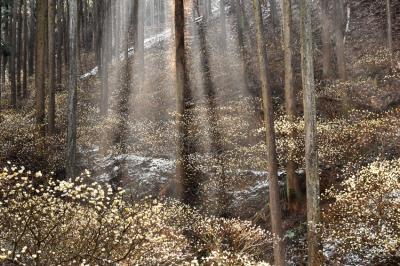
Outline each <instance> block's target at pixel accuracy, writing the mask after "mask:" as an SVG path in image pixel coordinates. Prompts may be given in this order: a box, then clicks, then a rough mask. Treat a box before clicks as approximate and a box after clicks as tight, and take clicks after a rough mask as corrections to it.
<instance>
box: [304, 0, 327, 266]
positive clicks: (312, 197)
mask: <svg viewBox="0 0 400 266" xmlns="http://www.w3.org/2000/svg"><path fill="white" fill-rule="evenodd" d="M311 6H312V1H311V0H300V9H301V11H300V18H301V69H302V80H303V105H304V124H305V146H306V147H305V149H306V152H305V161H306V178H307V181H306V183H307V221H308V223H307V227H308V235H307V242H308V265H311V266H319V265H323V263H322V261H321V259H322V257H321V253H320V251H321V241H320V237H319V233H318V232H317V226H318V225H319V224H320V221H321V220H320V206H319V197H320V192H319V176H318V153H317V118H316V104H315V85H314V63H313V44H312V27H311Z"/></svg>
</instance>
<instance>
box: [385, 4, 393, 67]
mask: <svg viewBox="0 0 400 266" xmlns="http://www.w3.org/2000/svg"><path fill="white" fill-rule="evenodd" d="M386 14H387V42H388V50H389V54H390V61H391V62H392V63H393V38H392V11H391V7H390V0H386Z"/></svg>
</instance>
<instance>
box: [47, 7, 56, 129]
mask: <svg viewBox="0 0 400 266" xmlns="http://www.w3.org/2000/svg"><path fill="white" fill-rule="evenodd" d="M47 1H48V17H47V29H48V30H47V33H48V34H47V40H48V58H49V68H48V70H49V71H48V72H49V73H48V77H49V83H48V85H49V86H48V105H47V112H48V116H47V117H48V128H47V129H48V132H49V134H50V135H53V134H54V130H55V119H56V118H55V116H56V98H55V85H56V68H55V63H56V60H55V42H54V39H55V38H54V37H55V10H56V0H47Z"/></svg>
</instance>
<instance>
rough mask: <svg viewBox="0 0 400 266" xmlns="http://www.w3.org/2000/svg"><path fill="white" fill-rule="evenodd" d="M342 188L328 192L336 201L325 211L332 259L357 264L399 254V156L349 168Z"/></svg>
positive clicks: (326, 229) (325, 232) (324, 234)
mask: <svg viewBox="0 0 400 266" xmlns="http://www.w3.org/2000/svg"><path fill="white" fill-rule="evenodd" d="M345 176H346V177H347V178H346V179H345V181H343V183H342V187H340V188H331V189H330V190H328V191H327V192H326V195H325V197H327V199H333V200H334V203H332V204H330V206H329V207H328V208H327V209H326V210H325V211H324V230H323V239H324V242H325V243H326V244H329V245H330V246H333V247H334V248H333V251H334V252H333V254H330V256H331V257H330V260H337V261H338V262H341V263H346V261H347V262H348V260H353V262H354V260H356V261H357V262H358V265H365V264H370V263H371V262H375V263H377V262H381V261H380V260H382V259H388V257H389V258H390V257H391V256H398V255H399V254H398V252H399V250H400V238H399V236H400V160H399V159H397V160H393V161H382V160H377V161H375V162H373V163H371V164H370V165H368V166H365V167H362V168H361V169H360V170H359V171H356V172H355V173H354V171H352V170H351V169H350V168H349V169H348V170H346V172H345Z"/></svg>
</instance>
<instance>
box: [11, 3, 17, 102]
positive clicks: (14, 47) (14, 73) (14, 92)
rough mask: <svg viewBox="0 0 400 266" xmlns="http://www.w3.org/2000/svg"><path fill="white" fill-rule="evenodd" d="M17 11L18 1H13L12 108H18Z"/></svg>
mask: <svg viewBox="0 0 400 266" xmlns="http://www.w3.org/2000/svg"><path fill="white" fill-rule="evenodd" d="M17 10H18V1H13V3H12V17H11V36H10V40H11V47H10V48H11V55H10V65H9V69H10V82H11V93H10V96H11V98H10V104H11V106H12V108H14V109H16V108H17V83H16V78H17V77H16V69H15V68H16V65H15V63H16V62H15V59H16V56H17V51H16V50H17V49H16V41H17V40H16V39H17V34H16V26H17Z"/></svg>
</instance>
